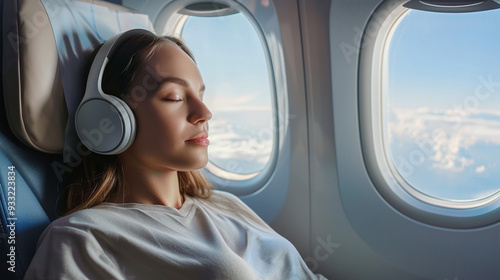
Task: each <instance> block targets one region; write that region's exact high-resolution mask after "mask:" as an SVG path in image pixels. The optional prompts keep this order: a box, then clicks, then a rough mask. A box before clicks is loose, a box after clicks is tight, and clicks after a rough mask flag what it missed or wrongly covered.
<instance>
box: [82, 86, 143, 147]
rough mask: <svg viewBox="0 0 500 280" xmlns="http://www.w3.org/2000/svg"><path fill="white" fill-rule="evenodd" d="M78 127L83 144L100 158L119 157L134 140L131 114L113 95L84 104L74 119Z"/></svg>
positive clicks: (133, 124) (134, 129) (134, 126)
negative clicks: (103, 156) (107, 156)
mask: <svg viewBox="0 0 500 280" xmlns="http://www.w3.org/2000/svg"><path fill="white" fill-rule="evenodd" d="M75 125H76V131H77V133H78V136H79V138H80V139H81V140H82V142H83V144H84V145H85V146H86V147H87V148H88V149H89V150H91V151H92V152H95V153H98V154H103V155H115V154H119V153H121V152H123V151H125V150H126V149H127V148H128V147H130V145H132V143H133V141H134V139H135V132H136V124H135V117H134V115H133V113H132V110H131V109H130V107H129V106H128V105H127V104H126V103H125V102H124V101H123V100H121V99H119V98H118V97H116V96H112V95H106V96H105V97H104V98H94V99H89V100H87V101H85V102H83V103H81V104H80V106H79V107H78V109H77V112H76V115H75Z"/></svg>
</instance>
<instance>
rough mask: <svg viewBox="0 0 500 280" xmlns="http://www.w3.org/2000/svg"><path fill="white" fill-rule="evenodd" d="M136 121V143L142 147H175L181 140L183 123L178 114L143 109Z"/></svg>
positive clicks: (154, 109)
mask: <svg viewBox="0 0 500 280" xmlns="http://www.w3.org/2000/svg"><path fill="white" fill-rule="evenodd" d="M143 109H144V110H142V111H139V112H138V113H139V114H140V115H139V116H137V117H136V121H137V138H136V140H137V141H140V142H141V144H144V145H154V146H155V148H158V146H157V145H161V146H169V147H172V146H176V145H179V143H180V142H181V140H182V139H181V138H182V129H183V126H182V125H183V123H182V120H181V118H180V116H179V114H175V113H174V112H165V111H163V112H162V111H159V110H158V109H156V108H146V107H145V108H143Z"/></svg>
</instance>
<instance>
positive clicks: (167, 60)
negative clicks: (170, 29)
mask: <svg viewBox="0 0 500 280" xmlns="http://www.w3.org/2000/svg"><path fill="white" fill-rule="evenodd" d="M204 89H205V86H204V83H203V80H202V78H201V75H200V72H199V71H198V68H197V67H196V65H195V64H194V62H193V61H192V60H191V58H190V57H189V56H188V55H187V54H186V53H185V52H184V51H183V50H181V49H180V48H179V47H178V46H177V45H175V44H170V43H162V45H161V46H160V47H159V49H158V50H157V51H156V52H155V53H154V54H153V55H152V56H151V57H150V59H149V60H148V61H146V62H145V63H144V64H143V65H142V66H140V67H139V69H138V72H137V75H136V77H135V80H134V82H133V83H132V85H131V87H130V92H129V93H128V96H127V98H126V102H127V103H128V104H129V105H130V107H131V109H132V111H133V112H134V115H135V118H136V123H137V134H136V138H135V141H134V143H133V144H132V145H131V146H130V148H129V149H127V150H126V151H125V152H123V153H122V154H121V156H122V158H123V157H125V158H127V160H133V161H134V164H140V165H141V166H142V167H151V168H154V169H157V170H159V171H160V170H165V169H170V170H177V171H188V170H195V169H199V168H202V167H204V166H205V165H206V164H207V161H208V155H207V146H208V139H207V137H208V134H207V121H208V120H210V118H211V117H212V114H211V112H210V111H209V110H208V108H207V107H206V106H205V104H204V103H203V92H204Z"/></svg>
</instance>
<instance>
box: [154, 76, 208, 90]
mask: <svg viewBox="0 0 500 280" xmlns="http://www.w3.org/2000/svg"><path fill="white" fill-rule="evenodd" d="M167 83H174V84H178V85H181V86H183V87H189V83H188V82H187V81H186V80H183V79H181V78H177V77H166V78H164V79H162V80H161V81H160V85H161V84H167ZM204 91H205V85H202V86H201V89H200V92H204Z"/></svg>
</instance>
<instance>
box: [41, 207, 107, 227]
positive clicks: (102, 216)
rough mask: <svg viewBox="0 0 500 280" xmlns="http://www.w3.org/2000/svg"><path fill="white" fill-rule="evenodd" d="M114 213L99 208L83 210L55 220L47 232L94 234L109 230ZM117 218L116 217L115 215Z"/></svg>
mask: <svg viewBox="0 0 500 280" xmlns="http://www.w3.org/2000/svg"><path fill="white" fill-rule="evenodd" d="M112 215H113V213H111V211H109V210H106V209H101V208H99V207H92V208H87V209H82V210H79V211H76V212H74V213H71V214H69V215H66V216H62V217H59V218H57V219H55V220H53V221H52V222H51V223H50V224H49V225H48V226H47V228H46V229H45V231H67V230H69V229H71V230H73V231H76V230H78V231H86V232H92V231H96V230H99V229H103V228H104V227H107V228H109V226H110V222H111V221H112V220H116V218H112V217H111V216H112ZM114 216H116V215H114Z"/></svg>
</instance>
